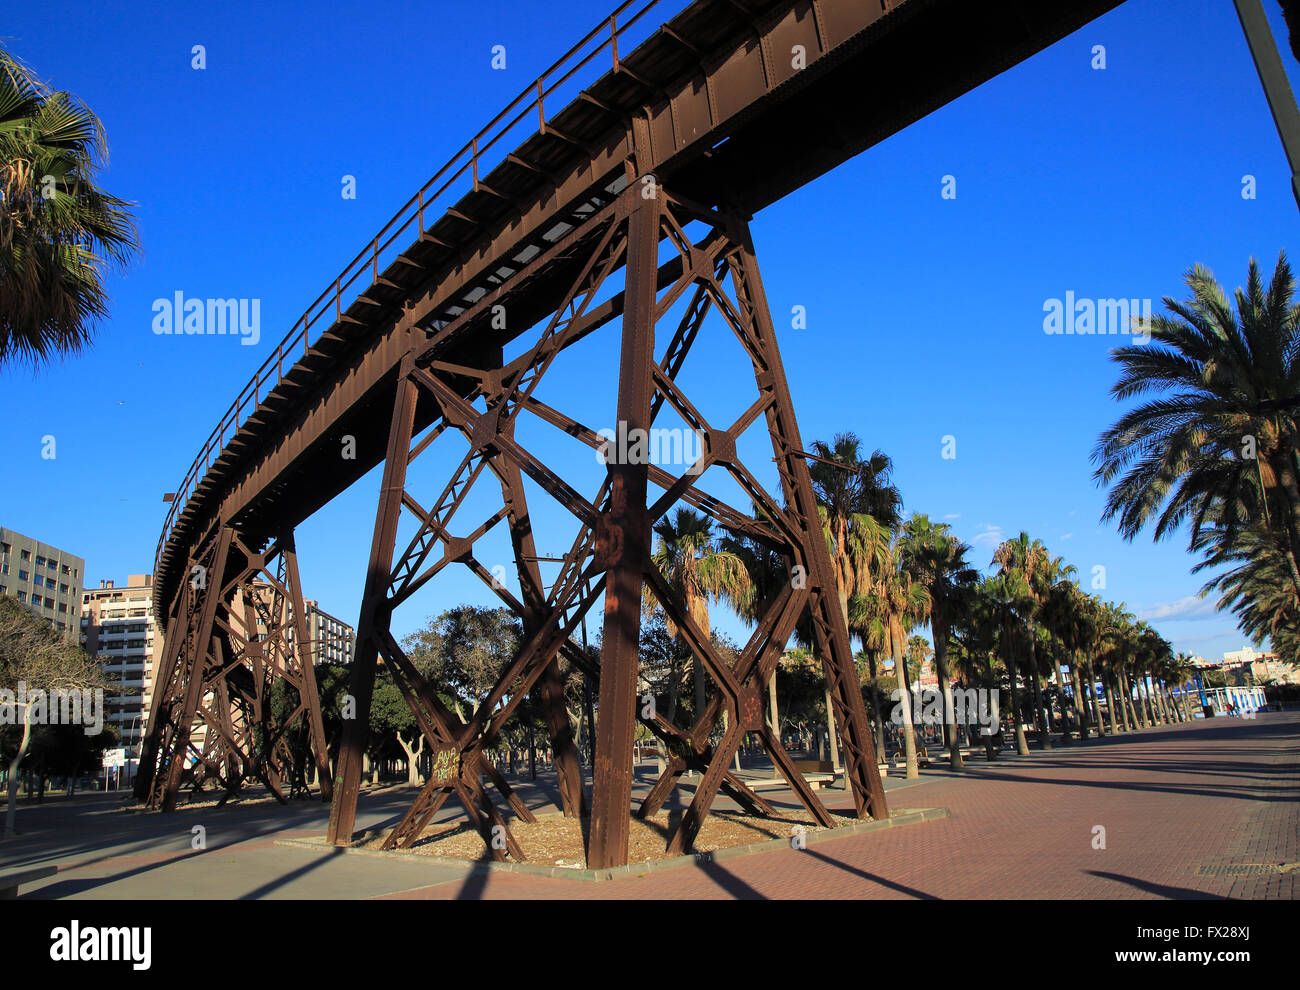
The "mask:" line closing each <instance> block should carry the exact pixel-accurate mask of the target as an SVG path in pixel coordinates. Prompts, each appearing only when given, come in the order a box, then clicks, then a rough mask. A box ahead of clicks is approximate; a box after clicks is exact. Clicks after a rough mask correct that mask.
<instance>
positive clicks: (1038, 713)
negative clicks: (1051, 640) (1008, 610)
mask: <svg viewBox="0 0 1300 990" xmlns="http://www.w3.org/2000/svg"><path fill="white" fill-rule="evenodd" d="M1030 635H1031V636H1032V635H1033V634H1032V633H1031V634H1030ZM1038 673H1039V669H1038V643H1037V642H1032V641H1031V642H1030V644H1029V682H1030V684H1031V685H1032V687H1033V689H1034V731H1035V733H1036V734H1037V736H1038V745H1039V746H1041V747H1042V748H1043V749H1051V748H1052V739H1051V731H1052V722H1051V719H1050V718H1045V717H1044V712H1043V689H1042V685H1040V684H1039V683H1038Z"/></svg>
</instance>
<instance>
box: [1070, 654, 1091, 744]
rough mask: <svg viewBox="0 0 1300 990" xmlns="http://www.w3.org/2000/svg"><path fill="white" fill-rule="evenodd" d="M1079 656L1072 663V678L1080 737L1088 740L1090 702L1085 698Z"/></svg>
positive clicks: (1075, 712)
mask: <svg viewBox="0 0 1300 990" xmlns="http://www.w3.org/2000/svg"><path fill="white" fill-rule="evenodd" d="M1080 667H1081V665H1080V663H1079V658H1078V657H1075V658H1074V663H1072V664H1070V679H1071V685H1072V687H1073V688H1074V690H1073V691H1072V692H1071V693H1072V694H1073V695H1074V714H1075V716H1076V717H1077V718H1078V720H1079V739H1080V740H1087V738H1088V703H1087V702H1086V701H1085V700H1084V698H1083V672H1082V670H1081V669H1080Z"/></svg>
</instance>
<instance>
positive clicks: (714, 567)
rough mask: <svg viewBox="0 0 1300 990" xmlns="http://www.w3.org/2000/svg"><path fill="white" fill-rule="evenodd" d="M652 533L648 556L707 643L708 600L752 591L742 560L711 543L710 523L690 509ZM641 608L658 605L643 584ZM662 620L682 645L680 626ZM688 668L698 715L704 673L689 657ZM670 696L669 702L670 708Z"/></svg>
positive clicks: (648, 610)
mask: <svg viewBox="0 0 1300 990" xmlns="http://www.w3.org/2000/svg"><path fill="white" fill-rule="evenodd" d="M654 531H655V533H656V535H658V537H659V540H658V542H657V543H656V544H655V550H654V554H653V560H654V563H655V566H656V567H658V568H659V570H660V572H661V573H662V574H663V576H664V580H666V581H667V582H668V586H669V587H670V588H672V589H673V591H674V592H676V594H677V596H678V599H679V602H678V604H679V606H680V607H681V609H682V611H683V612H684V613H685V614H686V615H688V616H689V617H690V618H691V619H692V620H693V621H694V623H695V625H696V626H697V627H699V630H700V632H701V634H702V635H703V637H704V639H705V641H706V642H707V641H708V640H709V637H710V625H709V600H710V599H713V600H715V601H717V600H723V601H728V602H744V601H746V600H747V599H748V598H749V596H750V595H751V593H752V582H751V580H750V576H749V572H748V571H747V570H746V568H745V563H744V561H743V560H742V559H741V558H740V557H739V556H737V555H736V554H735V553H733V552H731V551H729V550H725V549H722V548H720V547H719V546H718V545H717V543H716V542H715V541H714V538H713V526H712V523H710V522H709V520H708V519H707V518H705V517H704V516H702V515H700V514H699V513H697V512H695V511H693V510H692V509H683V508H679V509H677V511H676V513H675V514H674V516H673V519H672V520H671V521H670V520H668V519H661V520H660V521H659V523H658V525H656V526H655V528H654ZM642 606H643V610H644V612H645V614H646V615H647V616H649V615H653V614H654V612H655V611H656V610H657V609H658V608H659V607H660V603H659V602H658V601H657V600H656V599H655V597H654V593H653V592H652V591H651V590H650V588H649V586H647V587H646V590H645V592H644V595H643V598H642ZM664 622H665V625H666V626H667V627H668V632H669V634H670V635H673V636H677V637H678V638H679V639H681V640H682V643H683V645H685V639H684V638H683V637H682V633H681V630H680V629H679V628H678V627H677V625H676V624H675V623H674V622H673V621H672V619H671V617H669V616H667V615H665V617H664ZM691 666H692V669H693V670H694V682H695V711H694V712H693V714H694V716H695V717H696V718H699V717H700V715H701V713H703V711H704V700H705V672H704V670H703V669H702V666H701V664H700V662H699V659H698V658H697V657H695V656H694V655H692V658H691ZM673 700H675V699H673ZM673 700H670V702H669V705H670V707H671V706H672V704H673Z"/></svg>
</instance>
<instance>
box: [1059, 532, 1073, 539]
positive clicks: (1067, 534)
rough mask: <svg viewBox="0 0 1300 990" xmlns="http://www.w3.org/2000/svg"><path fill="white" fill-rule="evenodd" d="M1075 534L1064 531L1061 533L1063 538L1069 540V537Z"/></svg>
mask: <svg viewBox="0 0 1300 990" xmlns="http://www.w3.org/2000/svg"><path fill="white" fill-rule="evenodd" d="M1073 535H1074V534H1073V533H1062V534H1061V539H1063V540H1068V539H1069V538H1070V537H1071V536H1073Z"/></svg>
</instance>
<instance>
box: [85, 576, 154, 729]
mask: <svg viewBox="0 0 1300 990" xmlns="http://www.w3.org/2000/svg"><path fill="white" fill-rule="evenodd" d="M152 604H153V575H152V574H130V575H128V576H127V579H126V586H125V587H123V586H120V585H115V584H114V582H112V581H100V582H99V587H98V588H91V589H90V590H88V591H86V592H84V593H83V594H82V597H81V645H82V647H84V648H85V650H86V652H87V653H89V654H90V655H91V656H93V657H95V658H97V659H98V660H99V662H100V665H101V666H102V667H103V670H104V673H106V674H108V675H109V677H111V678H120V684H119V685H118V686H119V687H120V689H121V694H120V695H118V696H116V697H109V698H107V699H106V704H107V706H108V711H107V714H106V717H105V721H106V722H112V723H113V724H114V725H115V726H116V727H117V729H118V732H119V733H120V736H121V740H122V741H121V745H122V746H124V747H127V748H129V749H136V748H137V747H138V746H139V745H140V740H141V739H142V738H143V736H144V730H145V721H146V720H147V719H148V717H149V706H150V704H151V703H152V701H153V690H154V677H155V676H156V675H155V671H156V669H157V668H156V660H157V659H158V658H160V657H161V656H162V650H163V630H162V628H161V627H160V626H159V625H158V622H157V620H156V619H155V618H154V616H153V607H152Z"/></svg>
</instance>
